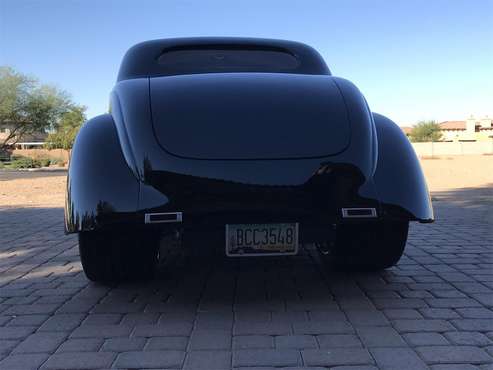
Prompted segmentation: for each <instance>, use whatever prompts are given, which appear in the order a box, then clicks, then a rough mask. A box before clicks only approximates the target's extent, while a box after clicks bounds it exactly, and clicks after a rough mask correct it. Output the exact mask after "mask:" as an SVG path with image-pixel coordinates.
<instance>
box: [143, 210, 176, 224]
mask: <svg viewBox="0 0 493 370" xmlns="http://www.w3.org/2000/svg"><path fill="white" fill-rule="evenodd" d="M182 221H183V216H182V213H181V212H165V213H146V214H145V215H144V222H145V223H146V224H164V223H171V222H182Z"/></svg>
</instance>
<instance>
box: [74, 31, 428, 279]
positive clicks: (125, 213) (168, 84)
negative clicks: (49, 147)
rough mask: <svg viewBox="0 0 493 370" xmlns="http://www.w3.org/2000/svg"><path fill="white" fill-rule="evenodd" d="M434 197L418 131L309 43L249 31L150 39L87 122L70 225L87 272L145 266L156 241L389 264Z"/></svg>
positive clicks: (130, 272)
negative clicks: (104, 108) (104, 109)
mask: <svg viewBox="0 0 493 370" xmlns="http://www.w3.org/2000/svg"><path fill="white" fill-rule="evenodd" d="M409 221H419V222H432V221H433V209H432V206H431V202H430V197H429V194H428V189H427V186H426V182H425V179H424V177H423V173H422V171H421V168H420V165H419V162H418V160H417V158H416V155H415V153H414V151H413V148H412V146H411V144H410V143H409V141H408V139H407V138H406V136H405V135H404V134H403V133H402V131H401V129H400V128H399V127H398V126H397V125H396V124H395V123H394V122H392V121H391V120H390V119H388V118H386V117H384V116H382V115H379V114H376V113H372V112H371V111H370V109H369V107H368V104H367V102H366V100H365V98H364V97H363V95H362V94H361V92H360V91H359V90H358V89H357V88H356V87H355V86H354V85H353V84H352V83H351V82H349V81H347V80H345V79H342V78H339V77H334V76H332V75H331V73H330V71H329V68H328V67H327V65H326V64H325V62H324V60H323V59H322V58H321V56H320V55H319V54H318V53H317V52H316V51H315V50H314V49H312V48H311V47H309V46H307V45H304V44H301V43H298V42H291V41H282V40H268V39H251V38H179V39H164V40H154V41H148V42H143V43H140V44H137V45H135V46H134V47H132V48H131V49H130V50H129V51H128V52H127V53H126V55H125V57H124V59H123V62H122V65H121V67H120V71H119V74H118V81H117V84H116V86H115V88H114V89H113V92H112V93H111V112H110V113H109V114H103V115H100V116H97V117H95V118H93V119H91V120H89V121H88V122H87V123H85V124H84V125H83V127H82V129H81V130H80V132H79V134H78V136H77V139H76V142H75V145H74V148H73V151H72V158H71V161H70V168H69V175H68V183H67V199H66V207H65V226H66V231H67V232H68V233H78V234H79V247H80V255H81V260H82V265H83V268H84V271H85V273H86V275H87V276H88V277H89V278H90V279H91V280H96V281H105V280H119V279H124V278H141V277H146V276H149V275H150V274H151V273H152V271H153V268H154V266H155V264H156V261H157V259H158V253H159V251H158V250H159V248H158V247H159V244H160V240H161V239H162V238H163V237H164V236H166V235H168V236H169V235H174V236H176V237H177V238H178V240H180V241H182V243H183V247H184V248H202V249H206V248H213V247H217V246H218V245H219V246H220V247H221V248H222V250H223V253H225V254H226V255H227V256H229V257H235V258H237V257H261V256H278V255H295V254H297V253H298V249H299V246H300V245H301V244H304V243H315V245H316V246H317V247H318V248H319V250H320V251H321V252H322V255H324V256H325V255H326V256H329V257H330V258H329V260H330V261H332V262H333V263H334V264H335V265H336V266H339V267H345V268H362V269H383V268H387V267H390V266H392V265H394V264H395V263H396V262H397V261H398V260H399V258H400V257H401V255H402V253H403V250H404V246H405V244H406V239H407V233H408V226H409Z"/></svg>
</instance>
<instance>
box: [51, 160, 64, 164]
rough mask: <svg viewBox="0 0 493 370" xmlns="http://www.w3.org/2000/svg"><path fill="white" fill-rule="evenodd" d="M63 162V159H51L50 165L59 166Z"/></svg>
mask: <svg viewBox="0 0 493 370" xmlns="http://www.w3.org/2000/svg"><path fill="white" fill-rule="evenodd" d="M61 162H63V160H62V159H61V158H51V159H50V164H52V165H57V164H58V165H59V164H60V163H61Z"/></svg>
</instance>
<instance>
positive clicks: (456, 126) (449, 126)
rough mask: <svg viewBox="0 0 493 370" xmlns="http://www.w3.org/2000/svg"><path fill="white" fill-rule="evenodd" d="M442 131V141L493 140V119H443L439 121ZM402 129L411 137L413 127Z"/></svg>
mask: <svg viewBox="0 0 493 370" xmlns="http://www.w3.org/2000/svg"><path fill="white" fill-rule="evenodd" d="M439 125H440V128H441V131H442V139H441V141H485V140H493V120H492V119H491V118H488V116H486V117H485V118H480V119H477V118H474V117H473V116H471V117H470V118H468V119H467V120H465V121H443V122H440V123H439ZM401 129H402V131H403V132H404V133H405V134H406V136H408V137H409V135H410V133H411V131H412V129H413V128H412V127H409V126H402V127H401Z"/></svg>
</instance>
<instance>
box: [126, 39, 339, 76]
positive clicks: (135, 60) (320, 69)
mask: <svg viewBox="0 0 493 370" xmlns="http://www.w3.org/2000/svg"><path fill="white" fill-rule="evenodd" d="M204 48H219V49H220V48H230V49H235V50H252V49H253V50H268V51H280V52H285V53H289V54H291V55H293V56H295V57H296V58H297V59H298V61H299V64H298V66H297V67H296V68H295V69H293V70H291V71H289V73H296V74H312V75H313V74H315V75H330V70H329V68H328V67H327V65H326V64H325V61H324V60H323V58H322V57H321V56H320V54H319V53H318V52H317V51H316V50H315V49H313V48H312V47H310V46H308V45H306V44H303V43H300V42H295V41H286V40H275V39H262V38H242V37H192V38H170V39H159V40H151V41H145V42H141V43H139V44H136V45H134V46H133V47H131V48H130V49H129V50H128V51H127V53H126V54H125V56H124V57H123V60H122V63H121V65H120V70H119V72H118V78H117V81H122V80H128V79H133V78H142V77H158V76H171V75H177V74H184V72H182V71H179V70H176V69H173V68H166V66H163V65H162V64H160V63H159V62H158V59H159V57H160V56H161V55H163V53H165V52H167V51H170V50H192V49H204ZM276 72H277V71H276ZM189 73H190V71H188V72H187V73H186V74H189ZM192 73H194V72H193V71H192ZM195 73H202V72H195Z"/></svg>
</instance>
